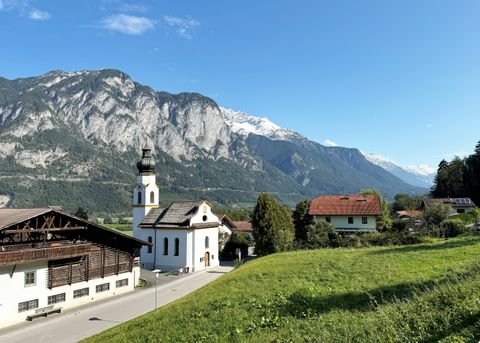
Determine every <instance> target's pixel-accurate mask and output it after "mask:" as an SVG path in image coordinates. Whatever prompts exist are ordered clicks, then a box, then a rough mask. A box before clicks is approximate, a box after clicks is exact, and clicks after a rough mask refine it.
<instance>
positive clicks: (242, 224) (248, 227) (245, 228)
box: [232, 220, 253, 234]
mask: <svg viewBox="0 0 480 343" xmlns="http://www.w3.org/2000/svg"><path fill="white" fill-rule="evenodd" d="M232 231H233V232H243V233H250V234H251V233H252V232H253V227H252V223H250V222H249V221H246V220H241V221H234V222H233V228H232Z"/></svg>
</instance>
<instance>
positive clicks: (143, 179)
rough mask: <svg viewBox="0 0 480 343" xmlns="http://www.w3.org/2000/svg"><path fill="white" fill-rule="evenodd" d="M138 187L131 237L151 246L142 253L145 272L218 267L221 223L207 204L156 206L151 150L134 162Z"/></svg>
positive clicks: (143, 249) (175, 203) (186, 203)
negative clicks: (132, 235)
mask: <svg viewBox="0 0 480 343" xmlns="http://www.w3.org/2000/svg"><path fill="white" fill-rule="evenodd" d="M137 169H138V175H137V185H136V186H135V188H134V190H133V234H134V237H136V238H138V239H142V240H145V241H147V242H149V243H152V246H148V247H144V248H142V250H141V257H140V260H141V264H142V265H143V266H144V267H145V268H147V269H161V270H166V271H171V270H177V269H180V268H182V269H186V270H188V271H191V272H194V271H199V270H203V269H205V268H208V267H213V266H218V265H219V256H218V234H219V226H220V224H221V223H220V220H219V218H218V217H217V216H216V215H215V214H214V213H213V212H212V206H211V205H210V204H209V203H208V202H206V201H202V200H200V201H185V202H174V203H171V204H170V205H169V206H167V207H165V208H160V207H159V194H158V186H157V185H156V181H155V163H154V161H153V158H152V156H151V151H150V149H143V155H142V159H141V160H140V161H139V162H138V163H137Z"/></svg>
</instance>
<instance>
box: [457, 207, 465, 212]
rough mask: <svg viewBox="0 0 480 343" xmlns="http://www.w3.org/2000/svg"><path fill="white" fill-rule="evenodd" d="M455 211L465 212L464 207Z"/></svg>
mask: <svg viewBox="0 0 480 343" xmlns="http://www.w3.org/2000/svg"><path fill="white" fill-rule="evenodd" d="M457 213H465V209H464V208H457Z"/></svg>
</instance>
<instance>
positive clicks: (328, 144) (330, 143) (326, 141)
mask: <svg viewBox="0 0 480 343" xmlns="http://www.w3.org/2000/svg"><path fill="white" fill-rule="evenodd" d="M323 145H326V146H338V144H337V143H335V142H334V141H332V140H331V139H328V138H327V139H325V141H324V142H323Z"/></svg>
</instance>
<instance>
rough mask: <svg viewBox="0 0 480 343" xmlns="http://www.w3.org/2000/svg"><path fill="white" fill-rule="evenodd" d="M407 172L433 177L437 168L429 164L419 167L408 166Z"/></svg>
mask: <svg viewBox="0 0 480 343" xmlns="http://www.w3.org/2000/svg"><path fill="white" fill-rule="evenodd" d="M405 170H407V171H409V172H410V173H413V174H417V175H422V176H431V175H433V174H435V171H436V170H435V168H434V167H432V166H429V165H427V164H419V165H418V166H414V165H412V166H407V167H405Z"/></svg>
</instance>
